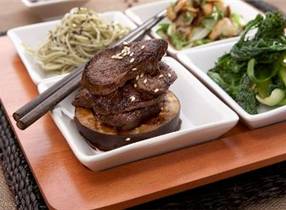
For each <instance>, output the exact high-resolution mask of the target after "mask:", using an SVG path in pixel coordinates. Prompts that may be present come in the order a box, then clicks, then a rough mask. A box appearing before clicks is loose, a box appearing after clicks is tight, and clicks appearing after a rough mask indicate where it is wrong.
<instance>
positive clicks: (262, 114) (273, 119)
mask: <svg viewBox="0 0 286 210" xmlns="http://www.w3.org/2000/svg"><path fill="white" fill-rule="evenodd" d="M236 41H238V39H237V40H235V41H233V42H228V43H223V44H221V45H213V46H210V47H207V48H197V49H195V48H194V49H188V50H184V51H182V52H180V53H179V54H178V59H179V60H180V61H181V62H182V63H183V64H185V65H186V66H187V67H188V68H189V70H190V71H191V72H192V73H193V74H194V75H196V76H197V77H198V78H199V79H200V80H201V81H202V82H203V83H204V84H205V85H207V86H208V87H209V88H210V89H211V90H213V91H214V92H215V93H217V94H218V95H219V96H220V98H222V99H223V100H224V101H225V102H226V103H227V104H229V106H231V107H232V108H233V109H234V110H235V111H236V112H237V113H238V115H239V116H240V117H241V118H242V120H243V121H244V122H245V123H246V124H247V125H248V126H249V127H250V128H258V127H262V126H266V125H270V124H273V123H277V122H280V121H283V120H285V119H286V106H281V107H277V108H270V107H266V106H260V107H259V110H258V112H259V113H258V114H255V115H252V114H249V113H247V112H246V111H245V110H244V109H243V108H242V107H241V106H240V105H239V104H238V103H237V102H236V101H235V100H234V99H233V98H232V97H231V96H230V95H228V93H227V92H225V91H224V90H223V89H222V88H221V87H220V86H219V85H218V84H217V83H215V82H214V81H213V80H212V79H211V78H210V77H209V76H208V75H207V72H208V70H210V69H211V68H213V67H214V65H215V62H216V61H217V60H218V58H219V57H220V56H222V55H224V54H225V53H227V52H229V51H230V49H231V48H232V46H233V45H234V44H235V43H236Z"/></svg>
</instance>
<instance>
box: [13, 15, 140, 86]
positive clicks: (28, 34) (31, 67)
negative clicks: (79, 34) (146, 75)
mask: <svg viewBox="0 0 286 210" xmlns="http://www.w3.org/2000/svg"><path fill="white" fill-rule="evenodd" d="M100 16H101V17H102V18H103V19H105V20H106V21H110V22H111V21H114V22H118V23H120V24H122V25H124V26H127V27H129V28H131V29H134V28H136V25H135V24H134V23H133V22H132V21H131V20H130V19H129V18H128V17H126V16H125V15H124V14H123V13H122V12H118V11H111V12H105V13H101V14H100ZM59 22H60V20H55V21H49V22H44V23H37V24H32V25H27V26H22V27H18V28H14V29H11V30H9V31H8V36H9V38H10V39H11V40H12V42H13V44H14V46H15V48H16V50H17V52H18V54H19V56H20V58H21V60H22V61H23V63H24V65H25V67H26V69H27V71H28V73H29V75H30V77H31V78H32V80H33V82H34V83H35V84H38V83H39V82H40V81H42V80H43V79H47V78H50V77H55V76H58V73H47V72H44V71H43V70H42V69H41V67H40V66H39V65H38V64H37V63H36V61H35V60H34V58H33V57H32V56H31V55H29V54H28V53H27V51H26V49H25V48H24V45H27V46H29V47H32V48H37V47H38V46H39V45H40V44H41V43H42V42H43V41H44V40H45V39H47V37H48V32H49V31H50V30H52V29H53V28H54V27H55V26H56V25H57V24H59Z"/></svg>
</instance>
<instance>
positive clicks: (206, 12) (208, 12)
mask: <svg viewBox="0 0 286 210" xmlns="http://www.w3.org/2000/svg"><path fill="white" fill-rule="evenodd" d="M202 9H203V13H204V15H205V16H209V15H211V13H212V11H213V4H211V3H207V4H204V5H202Z"/></svg>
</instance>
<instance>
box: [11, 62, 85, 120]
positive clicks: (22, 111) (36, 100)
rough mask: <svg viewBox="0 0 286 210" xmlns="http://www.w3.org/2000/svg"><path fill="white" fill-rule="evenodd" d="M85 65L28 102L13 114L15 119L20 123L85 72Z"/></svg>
mask: <svg viewBox="0 0 286 210" xmlns="http://www.w3.org/2000/svg"><path fill="white" fill-rule="evenodd" d="M83 68H84V65H81V66H80V67H78V68H77V69H75V70H74V71H72V72H71V73H70V74H68V75H67V76H65V77H64V78H63V79H61V80H59V81H58V82H56V83H55V84H54V85H53V86H51V87H50V88H49V89H48V90H47V91H44V92H43V93H42V94H40V95H38V96H37V97H35V98H34V99H33V100H32V101H30V102H28V103H27V104H25V105H24V106H22V107H21V108H19V109H18V110H17V111H16V112H14V113H13V118H14V119H15V120H16V121H18V120H19V119H21V118H22V117H24V116H25V115H26V114H27V113H29V112H30V111H31V110H32V109H33V108H35V107H36V106H37V105H39V104H40V103H41V102H42V101H44V100H45V99H46V98H48V97H49V96H50V95H52V94H53V93H55V92H56V91H57V90H59V89H60V88H61V87H62V86H64V85H65V84H67V83H68V82H70V81H71V80H72V79H73V78H75V77H76V76H77V75H78V74H80V73H81V72H82V71H83Z"/></svg>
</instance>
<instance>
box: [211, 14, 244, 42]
mask: <svg viewBox="0 0 286 210" xmlns="http://www.w3.org/2000/svg"><path fill="white" fill-rule="evenodd" d="M238 33H239V29H238V28H237V27H236V26H235V25H234V24H233V23H232V22H231V20H230V19H229V18H223V19H221V20H220V21H218V22H217V24H216V25H215V26H214V28H213V30H212V32H211V33H210V35H209V38H210V39H211V40H216V39H218V38H219V37H220V36H225V37H232V36H236V35H237V34H238Z"/></svg>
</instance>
